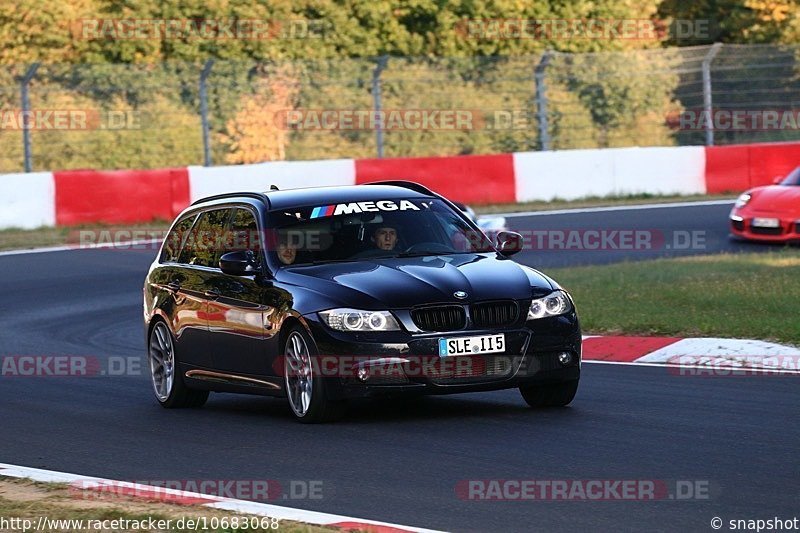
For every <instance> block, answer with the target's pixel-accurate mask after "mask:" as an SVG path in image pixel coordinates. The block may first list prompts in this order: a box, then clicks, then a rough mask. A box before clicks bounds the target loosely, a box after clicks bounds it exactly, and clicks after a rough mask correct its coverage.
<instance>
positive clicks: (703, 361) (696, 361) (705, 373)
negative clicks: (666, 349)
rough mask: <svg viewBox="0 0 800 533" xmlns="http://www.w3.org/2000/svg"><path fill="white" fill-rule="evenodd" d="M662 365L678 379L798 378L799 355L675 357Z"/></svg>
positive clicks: (799, 374)
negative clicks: (679, 377) (678, 377)
mask: <svg viewBox="0 0 800 533" xmlns="http://www.w3.org/2000/svg"><path fill="white" fill-rule="evenodd" d="M666 364H667V371H668V372H669V373H670V374H671V375H673V376H681V377H704V378H720V377H722V378H729V377H748V376H776V377H783V376H795V377H798V376H800V355H766V354H765V355H731V356H725V357H722V356H713V355H678V356H675V357H670V358H669V359H668V360H667V361H666Z"/></svg>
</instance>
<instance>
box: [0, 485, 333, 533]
mask: <svg viewBox="0 0 800 533" xmlns="http://www.w3.org/2000/svg"><path fill="white" fill-rule="evenodd" d="M0 517H2V519H4V520H6V521H10V520H12V519H18V520H17V521H16V524H18V525H20V527H16V528H15V527H13V526H11V527H10V529H8V530H9V531H14V530H17V531H20V530H22V527H21V524H22V520H30V521H31V522H30V523H32V524H33V527H35V526H36V524H37V523H38V521H39V517H46V518H47V519H48V520H50V521H53V520H75V521H79V520H82V521H83V522H82V523H79V522H73V523H72V524H68V523H66V522H63V523H61V524H55V523H53V522H50V526H52V527H45V528H44V529H46V530H51V531H99V530H100V529H98V528H93V527H91V525H92V523H96V522H95V521H103V520H120V522H118V524H117V525H119V526H123V527H118V528H114V531H131V532H136V533H141V532H142V531H149V530H150V529H149V528H148V527H147V526H144V527H138V528H137V527H135V526H136V525H137V522H138V523H140V524H146V523H147V521H149V520H150V519H152V520H153V521H159V520H164V521H166V520H171V522H170V527H168V528H166V529H167V530H169V531H195V530H199V531H215V532H233V531H242V532H244V531H247V532H248V533H259V532H263V533H267V532H269V533H274V532H276V531H281V532H286V533H331V532H332V531H335V530H333V529H330V528H323V527H319V526H311V525H307V524H301V523H298V522H289V521H288V520H280V521H279V522H278V523H277V526H278V527H277V528H276V529H273V528H272V527H271V523H272V522H271V521H269V520H266V521H264V522H263V525H264V526H266V527H256V528H242V527H239V528H233V527H231V525H230V523H231V522H232V519H233V518H234V517H238V518H239V523H240V524H241V521H242V520H243V519H245V518H247V519H248V521H249V520H252V519H253V518H255V519H256V520H258V519H259V517H255V516H254V515H244V514H234V513H231V512H228V511H221V510H217V509H211V508H208V507H201V506H198V505H177V504H170V503H164V502H159V501H144V500H141V499H139V498H130V497H126V496H122V495H117V494H113V495H112V494H104V493H92V492H91V491H78V490H76V489H70V487H69V486H68V485H64V484H51V483H36V482H33V481H28V480H21V479H12V478H3V477H0ZM181 519H183V522H179V521H180V520H181ZM223 519H224V520H223ZM123 520H127V521H128V522H122V521H123ZM188 520H194V521H195V523H197V524H200V526H199V527H198V528H197V529H195V528H189V527H186V526H187V525H189V524H188ZM203 520H204V522H203ZM90 521H91V522H90ZM7 524H12V523H11V522H7ZM78 524H80V525H81V526H82V527H79V526H78ZM163 524H166V522H164V523H163ZM203 524H205V525H206V527H203ZM212 524H214V525H220V527H217V528H212V527H211V525H212ZM109 525H110V523H109ZM179 525H182V526H184V527H179ZM222 525H225V526H228V527H221V526H222ZM248 525H250V522H248ZM256 525H257V526H258V525H262V522H261V521H260V520H259V521H258V522H257V523H256ZM57 526H58V527H57ZM62 526H63V527H62ZM124 526H128V527H124ZM33 527H32V528H31V529H29V531H30V530H32V529H33ZM3 530H4V531H5V530H6V529H5V528H4V529H3ZM106 530H108V529H106Z"/></svg>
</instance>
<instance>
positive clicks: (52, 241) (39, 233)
mask: <svg viewBox="0 0 800 533" xmlns="http://www.w3.org/2000/svg"><path fill="white" fill-rule="evenodd" d="M170 224H171V222H167V221H164V220H156V221H153V222H142V223H138V224H84V225H80V226H66V227H58V228H53V227H48V226H43V227H41V228H36V229H19V228H8V229H4V230H0V251H1V250H25V249H29V248H41V247H48V246H64V245H77V244H78V243H79V234H78V232H79V231H81V230H127V229H131V230H132V229H146V230H151V229H152V230H165V229H168V228H169V226H170Z"/></svg>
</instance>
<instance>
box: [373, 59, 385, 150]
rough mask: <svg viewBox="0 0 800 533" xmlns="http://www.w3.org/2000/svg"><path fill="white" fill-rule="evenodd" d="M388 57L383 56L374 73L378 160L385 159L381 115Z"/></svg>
mask: <svg viewBox="0 0 800 533" xmlns="http://www.w3.org/2000/svg"><path fill="white" fill-rule="evenodd" d="M388 59H389V58H388V56H385V55H384V56H381V57H379V58H378V62H377V64H376V65H375V70H373V71H372V102H373V106H372V107H373V121H372V123H373V124H374V125H375V144H377V146H378V158H382V157H383V129H381V121H380V120H379V118H378V117H379V116H380V113H381V105H382V102H381V72H383V70H384V69H385V68H386V61H387V60H388Z"/></svg>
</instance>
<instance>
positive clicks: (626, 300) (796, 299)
mask: <svg viewBox="0 0 800 533" xmlns="http://www.w3.org/2000/svg"><path fill="white" fill-rule="evenodd" d="M548 274H550V275H552V276H553V277H554V278H555V279H556V280H558V282H559V283H561V284H562V285H563V286H564V287H565V288H567V289H568V290H569V291H570V293H571V294H572V296H573V298H574V299H575V305H576V306H577V308H578V313H579V314H580V317H581V323H582V326H583V330H584V332H585V333H603V334H642V335H676V336H683V337H688V336H702V337H717V336H718V337H739V338H753V339H763V340H772V341H776V342H785V343H789V344H794V345H800V319H798V309H800V279H799V278H800V251H798V250H792V249H785V250H780V251H775V252H768V253H752V254H724V255H708V256H699V257H685V258H675V259H658V260H654V261H642V262H627V263H617V264H613V265H601V266H583V267H573V268H560V269H552V270H548Z"/></svg>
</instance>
